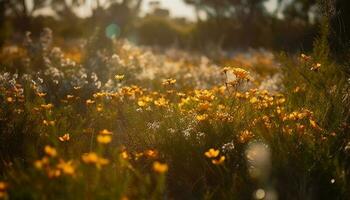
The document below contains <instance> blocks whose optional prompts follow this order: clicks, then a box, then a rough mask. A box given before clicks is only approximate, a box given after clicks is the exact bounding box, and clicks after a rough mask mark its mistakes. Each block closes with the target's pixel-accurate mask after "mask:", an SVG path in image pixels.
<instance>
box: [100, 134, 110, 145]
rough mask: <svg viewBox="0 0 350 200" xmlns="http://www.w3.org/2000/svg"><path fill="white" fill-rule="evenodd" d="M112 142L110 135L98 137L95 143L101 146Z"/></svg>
mask: <svg viewBox="0 0 350 200" xmlns="http://www.w3.org/2000/svg"><path fill="white" fill-rule="evenodd" d="M111 141H112V137H111V136H110V135H98V136H97V142H99V143H101V144H108V143H110V142H111Z"/></svg>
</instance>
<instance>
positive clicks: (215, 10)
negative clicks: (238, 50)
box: [184, 0, 269, 46]
mask: <svg viewBox="0 0 350 200" xmlns="http://www.w3.org/2000/svg"><path fill="white" fill-rule="evenodd" d="M184 1H185V2H186V3H188V4H190V5H193V6H194V7H195V10H196V11H197V12H204V13H205V14H206V21H203V22H201V23H202V24H200V25H202V26H203V25H204V26H203V27H205V28H206V29H208V30H207V31H211V33H205V35H212V36H214V37H213V38H212V39H214V41H213V42H214V43H217V44H219V45H220V46H222V45H223V44H225V43H227V42H229V41H232V39H231V38H230V37H233V36H239V37H240V41H239V43H240V44H239V45H242V46H249V45H250V44H256V43H257V41H256V40H257V38H256V37H254V36H257V35H261V34H262V33H261V31H263V30H262V29H261V28H260V27H259V26H262V25H265V26H266V25H267V24H269V22H268V19H269V13H268V12H267V11H266V9H265V6H264V3H265V2H266V1H267V0H225V1H222V0H184ZM205 23H207V24H205ZM208 25H210V26H211V27H208ZM243 27H244V28H243ZM223 30H229V32H225V31H223ZM203 31H204V30H203ZM198 33H200V32H198Z"/></svg>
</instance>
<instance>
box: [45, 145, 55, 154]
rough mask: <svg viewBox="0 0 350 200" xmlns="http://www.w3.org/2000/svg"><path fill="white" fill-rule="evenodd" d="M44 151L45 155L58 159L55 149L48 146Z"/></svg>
mask: <svg viewBox="0 0 350 200" xmlns="http://www.w3.org/2000/svg"><path fill="white" fill-rule="evenodd" d="M44 151H45V153H46V154H47V155H48V156H51V157H56V156H57V151H56V149H55V148H54V147H51V146H49V145H46V146H45V148H44Z"/></svg>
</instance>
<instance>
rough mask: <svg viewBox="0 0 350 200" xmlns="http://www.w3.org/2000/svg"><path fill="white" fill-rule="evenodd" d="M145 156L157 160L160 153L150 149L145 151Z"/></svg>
mask: <svg viewBox="0 0 350 200" xmlns="http://www.w3.org/2000/svg"><path fill="white" fill-rule="evenodd" d="M144 155H145V156H147V157H148V158H157V157H158V151H156V150H152V149H149V150H146V151H145V153H144Z"/></svg>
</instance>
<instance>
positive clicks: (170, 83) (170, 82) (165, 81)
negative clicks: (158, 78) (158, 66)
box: [162, 78, 176, 85]
mask: <svg viewBox="0 0 350 200" xmlns="http://www.w3.org/2000/svg"><path fill="white" fill-rule="evenodd" d="M175 83H176V79H171V78H169V79H165V80H164V81H163V82H162V85H173V84H175Z"/></svg>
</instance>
